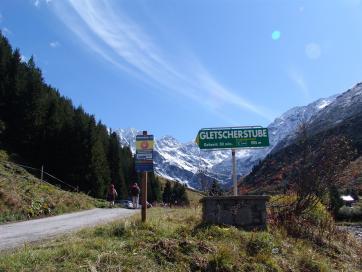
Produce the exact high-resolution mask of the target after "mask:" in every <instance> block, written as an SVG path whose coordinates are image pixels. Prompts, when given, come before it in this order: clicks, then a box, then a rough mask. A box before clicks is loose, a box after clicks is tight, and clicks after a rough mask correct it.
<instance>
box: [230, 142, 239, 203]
mask: <svg viewBox="0 0 362 272" xmlns="http://www.w3.org/2000/svg"><path fill="white" fill-rule="evenodd" d="M231 157H232V164H233V167H232V168H233V169H232V177H233V184H234V196H237V195H238V184H237V179H236V157H235V149H231Z"/></svg>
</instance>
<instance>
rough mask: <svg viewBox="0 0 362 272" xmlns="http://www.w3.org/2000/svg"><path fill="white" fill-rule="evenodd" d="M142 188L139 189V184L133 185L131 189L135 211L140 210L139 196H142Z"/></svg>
mask: <svg viewBox="0 0 362 272" xmlns="http://www.w3.org/2000/svg"><path fill="white" fill-rule="evenodd" d="M140 191H141V190H140V187H138V184H137V182H135V183H133V185H132V187H131V196H132V203H133V209H137V208H138V201H139V195H140Z"/></svg>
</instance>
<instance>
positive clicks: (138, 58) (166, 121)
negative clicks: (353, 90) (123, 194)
mask: <svg viewBox="0 0 362 272" xmlns="http://www.w3.org/2000/svg"><path fill="white" fill-rule="evenodd" d="M0 27H1V29H2V32H3V33H4V34H5V35H6V36H7V37H8V39H9V40H10V42H11V44H12V45H13V47H18V48H20V49H21V52H22V55H23V58H24V60H26V59H28V58H29V57H30V56H31V55H34V57H35V60H36V63H37V65H38V66H39V67H40V68H41V69H42V71H43V76H44V79H45V81H46V82H47V83H49V84H50V85H52V86H53V87H55V88H57V89H59V91H60V93H61V94H63V95H65V96H67V97H70V98H71V99H72V100H73V102H74V104H75V105H82V106H83V107H84V108H85V110H86V111H87V112H89V113H92V114H94V115H95V116H96V117H97V119H98V120H101V121H102V122H103V123H105V124H106V125H108V126H109V127H111V128H112V129H118V128H126V127H135V128H137V129H140V130H143V129H146V130H148V131H149V132H151V133H153V134H155V135H156V137H157V136H158V137H160V136H163V135H172V136H174V137H176V138H177V139H179V140H181V141H189V140H193V139H194V138H195V136H196V134H197V131H198V130H199V129H200V128H203V127H218V126H243V125H262V126H267V125H268V124H269V123H270V122H271V121H272V120H273V119H274V118H276V117H278V116H279V115H280V114H282V113H283V112H285V111H286V110H288V109H290V108H291V107H294V106H301V105H306V104H308V103H310V102H312V101H314V100H316V99H318V98H321V97H328V96H331V95H333V94H336V93H340V92H343V91H345V90H347V89H348V88H350V87H352V86H353V85H354V84H355V83H357V82H359V81H362V1H361V0H340V1H337V0H336V1H330V0H328V1H327V0H326V1H323V0H320V1H315V0H310V1H291V0H284V1H282V0H280V1H272V0H263V1H262V0H249V1H246V0H244V1H242V0H223V1H221V0H219V1H213V0H198V1H195V0H182V1H180V0H152V1H151V0H127V1H126V0H119V1H103V0H89V1H85V0H69V1H67V0H3V1H1V4H0Z"/></svg>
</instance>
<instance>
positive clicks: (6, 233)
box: [0, 208, 140, 250]
mask: <svg viewBox="0 0 362 272" xmlns="http://www.w3.org/2000/svg"><path fill="white" fill-rule="evenodd" d="M136 212H137V211H136V210H127V209H121V208H113V209H92V210H87V211H82V212H75V213H69V214H64V215H59V216H52V217H47V218H42V219H35V220H29V221H24V222H18V223H11V224H5V225H0V250H8V249H14V248H16V247H21V246H22V245H24V243H29V242H34V241H39V240H44V239H49V238H53V237H55V236H57V235H61V234H66V233H69V232H73V231H76V230H79V229H81V228H84V227H90V226H95V225H99V224H104V223H107V222H110V221H113V220H117V219H121V218H125V217H128V216H130V215H133V214H135V213H136ZM138 212H140V210H138Z"/></svg>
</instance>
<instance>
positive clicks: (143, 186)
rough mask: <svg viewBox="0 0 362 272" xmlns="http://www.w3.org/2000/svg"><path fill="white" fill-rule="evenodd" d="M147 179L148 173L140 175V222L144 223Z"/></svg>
mask: <svg viewBox="0 0 362 272" xmlns="http://www.w3.org/2000/svg"><path fill="white" fill-rule="evenodd" d="M147 179H148V172H143V174H142V189H141V190H142V199H141V205H142V209H141V217H142V222H146V210H147Z"/></svg>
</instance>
